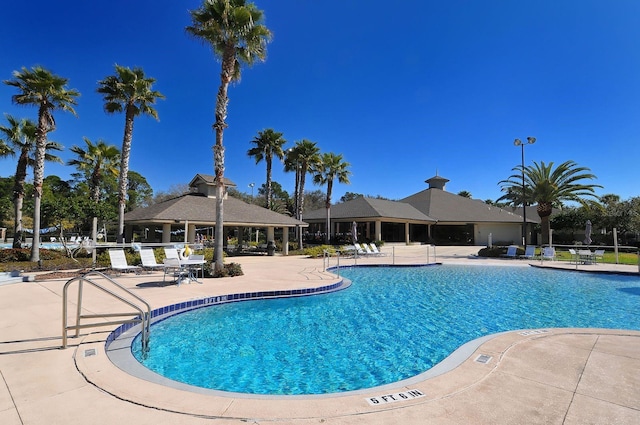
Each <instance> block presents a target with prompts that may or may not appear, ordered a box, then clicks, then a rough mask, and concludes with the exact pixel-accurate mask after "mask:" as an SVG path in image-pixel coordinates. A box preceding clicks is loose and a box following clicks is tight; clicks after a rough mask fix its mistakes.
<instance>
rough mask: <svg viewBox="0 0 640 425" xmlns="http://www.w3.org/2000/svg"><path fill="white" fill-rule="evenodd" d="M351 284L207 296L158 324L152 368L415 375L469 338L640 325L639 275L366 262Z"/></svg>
mask: <svg viewBox="0 0 640 425" xmlns="http://www.w3.org/2000/svg"><path fill="white" fill-rule="evenodd" d="M341 274H342V275H343V276H345V277H347V278H348V279H350V280H352V282H353V284H352V286H351V287H350V288H349V289H347V290H344V291H339V292H336V293H331V294H326V295H316V296H311V297H302V298H290V299H275V300H263V301H246V302H240V303H231V304H224V305H220V306H215V307H210V308H201V309H197V310H193V311H190V312H186V313H183V314H179V315H176V316H173V317H171V318H169V319H167V320H164V321H162V322H159V323H157V324H155V325H154V326H153V327H152V331H151V345H150V346H151V350H150V352H149V355H148V357H146V358H144V359H143V358H142V356H141V353H140V350H139V342H137V341H134V344H133V350H134V355H135V356H136V358H138V360H139V361H141V363H142V364H144V365H145V366H146V367H147V368H149V369H151V370H152V371H155V372H156V373H159V374H161V375H163V376H166V377H168V378H170V379H173V380H176V381H179V382H184V383H187V384H190V385H195V386H199V387H204V388H212V389H218V390H223V391H232V392H242V393H251V394H290V395H291V394H327V393H336V392H344V391H353V390H357V389H363V388H370V387H375V386H380V385H384V384H388V383H392V382H397V381H399V380H402V379H406V378H409V377H412V376H415V375H418V374H420V373H422V372H424V371H426V370H428V369H430V368H432V367H433V366H434V365H436V364H437V363H439V362H441V361H442V360H443V359H444V358H446V357H447V356H448V355H449V354H451V353H452V352H453V351H454V350H456V349H457V348H458V347H459V346H461V345H463V344H464V343H466V342H468V341H470V340H473V339H475V338H478V337H481V336H483V335H489V334H493V333H497V332H502V331H508V330H516V329H530V328H547V327H595V328H623V329H636V330H640V320H639V319H640V317H639V314H640V313H638V312H640V308H639V307H640V296H639V295H640V280H639V279H638V278H637V277H632V276H618V275H592V274H583V273H570V272H563V271H555V270H545V269H536V268H529V267H480V266H436V267H386V268H385V267H374V268H367V267H358V268H351V269H345V270H342V273H341Z"/></svg>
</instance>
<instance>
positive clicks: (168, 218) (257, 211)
mask: <svg viewBox="0 0 640 425" xmlns="http://www.w3.org/2000/svg"><path fill="white" fill-rule="evenodd" d="M124 220H125V222H126V223H127V224H142V223H174V222H175V221H176V220H179V221H185V220H188V221H189V222H191V223H194V224H195V223H201V224H213V223H215V221H216V200H215V198H208V197H206V196H204V195H203V194H200V193H189V194H185V195H182V196H179V197H177V198H173V199H169V200H166V201H164V202H160V203H157V204H154V205H151V206H149V207H145V208H137V209H135V210H133V211H129V212H128V213H126V214H125V215H124ZM224 224H225V226H255V227H260V226H264V227H271V226H272V227H295V226H302V227H307V226H308V225H307V223H304V222H302V221H299V220H296V219H294V218H291V217H289V216H286V215H284V214H279V213H277V212H275V211H271V210H268V209H266V208H263V207H260V206H258V205H252V204H247V203H246V202H243V201H241V200H239V199H236V198H232V197H229V198H227V199H225V201H224Z"/></svg>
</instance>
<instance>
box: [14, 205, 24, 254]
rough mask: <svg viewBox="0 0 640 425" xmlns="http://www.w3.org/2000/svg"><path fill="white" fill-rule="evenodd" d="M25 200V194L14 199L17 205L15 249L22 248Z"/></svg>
mask: <svg viewBox="0 0 640 425" xmlns="http://www.w3.org/2000/svg"><path fill="white" fill-rule="evenodd" d="M23 200H24V194H16V197H15V199H14V201H13V202H14V205H15V220H14V223H13V225H14V227H13V229H14V231H13V247H14V248H22V203H23Z"/></svg>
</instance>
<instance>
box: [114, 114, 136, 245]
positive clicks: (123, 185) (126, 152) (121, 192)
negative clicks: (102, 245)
mask: <svg viewBox="0 0 640 425" xmlns="http://www.w3.org/2000/svg"><path fill="white" fill-rule="evenodd" d="M133 108H134V106H133V105H127V111H126V113H125V120H124V137H123V139H122V153H121V154H122V157H121V159H120V176H119V177H118V183H119V185H118V238H117V242H118V243H124V212H125V207H126V205H127V187H128V186H129V157H130V156H131V140H132V138H133V119H134V109H133Z"/></svg>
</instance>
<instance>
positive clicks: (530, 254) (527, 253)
mask: <svg viewBox="0 0 640 425" xmlns="http://www.w3.org/2000/svg"><path fill="white" fill-rule="evenodd" d="M520 258H526V259H527V260H533V259H534V258H536V247H535V246H533V245H527V248H526V249H525V250H524V255H521V256H520Z"/></svg>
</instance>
